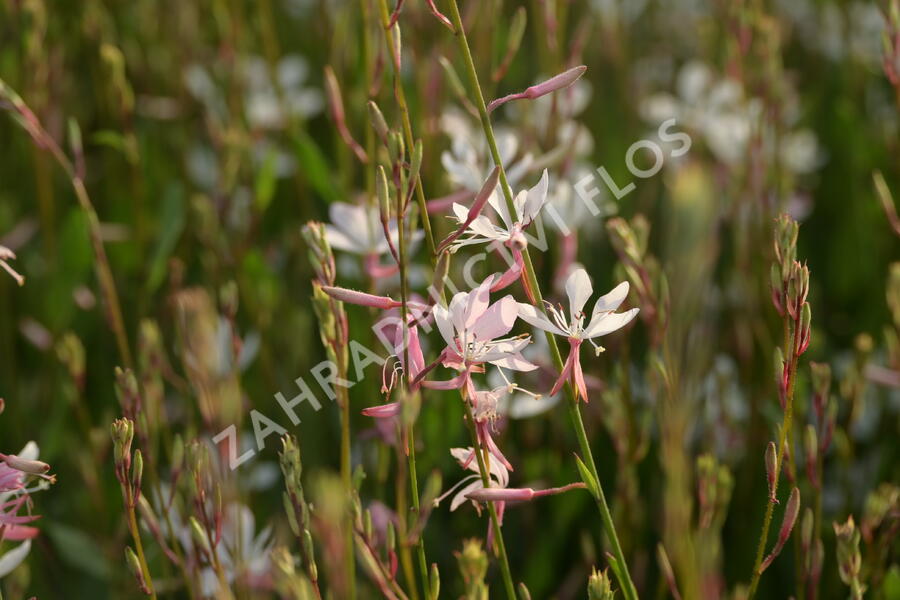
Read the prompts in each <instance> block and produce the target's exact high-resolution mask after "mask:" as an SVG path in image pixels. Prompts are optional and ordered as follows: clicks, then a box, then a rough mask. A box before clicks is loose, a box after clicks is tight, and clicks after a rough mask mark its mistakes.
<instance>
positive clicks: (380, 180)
mask: <svg viewBox="0 0 900 600" xmlns="http://www.w3.org/2000/svg"><path fill="white" fill-rule="evenodd" d="M375 192H376V193H377V194H378V208H379V210H380V212H381V220H382V222H387V221H389V220H390V218H391V213H392V211H391V194H390V191H389V189H388V180H387V175H386V174H385V172H384V167H382V166H381V165H378V170H377V171H376V172H375Z"/></svg>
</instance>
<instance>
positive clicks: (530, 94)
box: [487, 65, 587, 112]
mask: <svg viewBox="0 0 900 600" xmlns="http://www.w3.org/2000/svg"><path fill="white" fill-rule="evenodd" d="M585 71H587V67H586V66H584V65H581V66H578V67H572V68H571V69H569V70H568V71H564V72H562V73H560V74H559V75H555V76H554V77H551V78H550V79H548V80H547V81H544V82H542V83H538V84H537V85H533V86H531V87H529V88H526V89H525V91H524V92H519V93H518V94H510V95H509V96H504V97H503V98H497V99H496V100H493V101H491V103H490V104H488V107H487V110H488V112H492V111H493V110H494V109H496V108H497V107H498V106H502V105H503V104H506V103H507V102H510V101H512V100H520V99H523V98H528V99H530V100H534V99H535V98H540V97H541V96H546V95H547V94H550V93H552V92H556V91H558V90H561V89H564V88H567V87H569V86H570V85H572V84H573V83H575V82H576V81H578V79H579V78H580V77H581V76H582V75H584V72H585Z"/></svg>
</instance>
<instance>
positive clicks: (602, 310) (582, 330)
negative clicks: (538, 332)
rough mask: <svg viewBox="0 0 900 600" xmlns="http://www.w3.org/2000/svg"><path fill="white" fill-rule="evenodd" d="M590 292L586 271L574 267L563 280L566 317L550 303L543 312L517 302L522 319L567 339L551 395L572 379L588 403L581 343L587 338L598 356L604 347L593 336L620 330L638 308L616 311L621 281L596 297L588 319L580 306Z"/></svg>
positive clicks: (622, 293)
mask: <svg viewBox="0 0 900 600" xmlns="http://www.w3.org/2000/svg"><path fill="white" fill-rule="evenodd" d="M592 293H593V287H592V286H591V280H590V278H589V277H588V274H587V272H586V271H585V270H584V269H577V270H575V271H573V272H572V274H571V275H569V278H568V279H567V280H566V294H567V295H568V296H569V315H568V317H566V314H565V311H564V309H563V308H562V307H561V306H559V307H554V306H553V305H551V304H550V303H547V314H546V315H545V314H544V313H542V312H541V311H540V310H538V309H537V307H535V306H532V305H531V304H524V303H522V302H520V303H519V304H518V306H519V316H520V317H521V318H522V319H523V320H524V321H527V322H528V323H530V324H531V325H533V326H535V327H537V328H538V329H543V330H544V331H548V332H550V333H553V334H555V335H559V336H563V337H566V338H568V340H569V357H568V359H567V360H566V363H565V366H564V367H563V370H562V372H561V373H560V374H559V379H557V380H556V384H554V386H553V390H552V391H551V392H550V395H551V396H552V395H554V394H556V393H557V392H558V391H559V390H560V388H561V387H562V385H563V384H564V383H565V382H566V381H567V380H568V379H569V378H571V379H572V381H573V384H574V387H575V390H576V394H577V395H580V397H581V398H583V399H584V401H585V402H587V401H588V395H587V385H586V384H585V382H584V373H583V372H582V370H581V358H580V349H581V343H582V342H583V341H584V340H588V341H589V342H590V343H591V345H593V346H594V348H595V349H596V351H597V354H598V355H599V354H600V352H603V347H602V346H598V345H597V344H595V343H594V342H593V339H594V338H598V337H600V336H603V335H606V334H608V333H612V332H613V331H616V330H617V329H621V328H622V327H624V326H625V325H627V324H628V323H629V322H631V320H632V319H634V317H635V315H637V313H638V310H639V309H637V308H632V309H630V310H627V311H625V312H621V313H617V312H615V310H616V309H617V308H619V306H620V305H621V304H622V302H623V301H624V300H625V298H626V297H627V296H628V282H623V283H620V284H619V285H617V286H616V287H615V288H613V290H612V291H611V292H609V293H608V294H606V295H604V296H601V297H600V298H598V299H597V302H596V304H594V310H593V311H592V312H591V318H590V320H587V315H585V313H584V312H583V308H584V305H585V303H586V302H587V300H588V298H590V297H591V294H592ZM586 321H587V323H586Z"/></svg>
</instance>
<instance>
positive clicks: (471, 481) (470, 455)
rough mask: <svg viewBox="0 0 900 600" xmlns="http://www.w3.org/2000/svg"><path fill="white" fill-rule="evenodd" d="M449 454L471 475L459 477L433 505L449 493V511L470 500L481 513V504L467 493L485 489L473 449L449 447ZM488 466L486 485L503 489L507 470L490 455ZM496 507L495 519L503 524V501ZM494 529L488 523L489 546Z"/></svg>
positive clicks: (506, 479) (507, 480)
mask: <svg viewBox="0 0 900 600" xmlns="http://www.w3.org/2000/svg"><path fill="white" fill-rule="evenodd" d="M450 454H452V455H453V458H455V459H456V461H457V462H458V463H459V465H460V466H461V467H462V468H463V469H466V470H467V471H473V472H474V474H473V475H467V476H466V477H463V478H462V479H460V480H459V481H458V482H456V484H454V485H453V487H451V488H450V489H449V490H447V491H446V492H444V493H443V494H442V495H441V496H439V497H438V498H436V499H435V501H434V505H435V506H437V505H439V504H440V503H441V502H442V501H443V500H444V499H445V498H446V497H447V496H449V495H450V494H454V492H455V494H454V495H453V500H451V501H450V511H451V512H452V511H454V510H456V509H457V508H459V507H460V506H462V505H463V504H465V502H466V501H467V500H469V501H471V502H472V506H474V507H475V510H476V511H478V514H481V505H480V504H479V503H478V502H476V501H475V500H470V499H469V498H468V497H467V495H468V494H470V493H472V492H475V491H477V490H483V489H485V487H484V484H483V483H482V481H481V475H480V471H479V470H478V461H477V460H476V457H475V451H474V450H473V449H472V448H471V447H468V448H451V449H450ZM486 466H487V468H488V485H489V488H490V489H503V488H506V487H507V486H508V485H509V471H508V470H507V469H506V467H504V466H503V464H502V463H501V462H500V461H498V460H496V459H494V458H492V457H491V455H488V457H487V464H486ZM494 506H495V507H496V509H497V521H498V523H499V524H500V525H502V524H503V513H504V511H505V507H506V505H505V503H504V502H502V501H501V502H497V503H496V504H495V505H494ZM493 533H494V530H493V528H492V527H491V524H490V523H488V534H487V541H488V547H490V545H491V543H492V541H493V537H494V535H493Z"/></svg>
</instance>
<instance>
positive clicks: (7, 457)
mask: <svg viewBox="0 0 900 600" xmlns="http://www.w3.org/2000/svg"><path fill="white" fill-rule="evenodd" d="M0 460H3V462H5V463H6V464H7V465H8V466H9V467H10V468H11V469H15V470H16V471H22V472H23V473H30V474H32V475H42V474H43V473H46V472H47V471H49V470H50V465H48V464H47V463H45V462H41V461H39V460H28V459H25V458H19V457H18V456H16V455H14V454H0Z"/></svg>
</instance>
